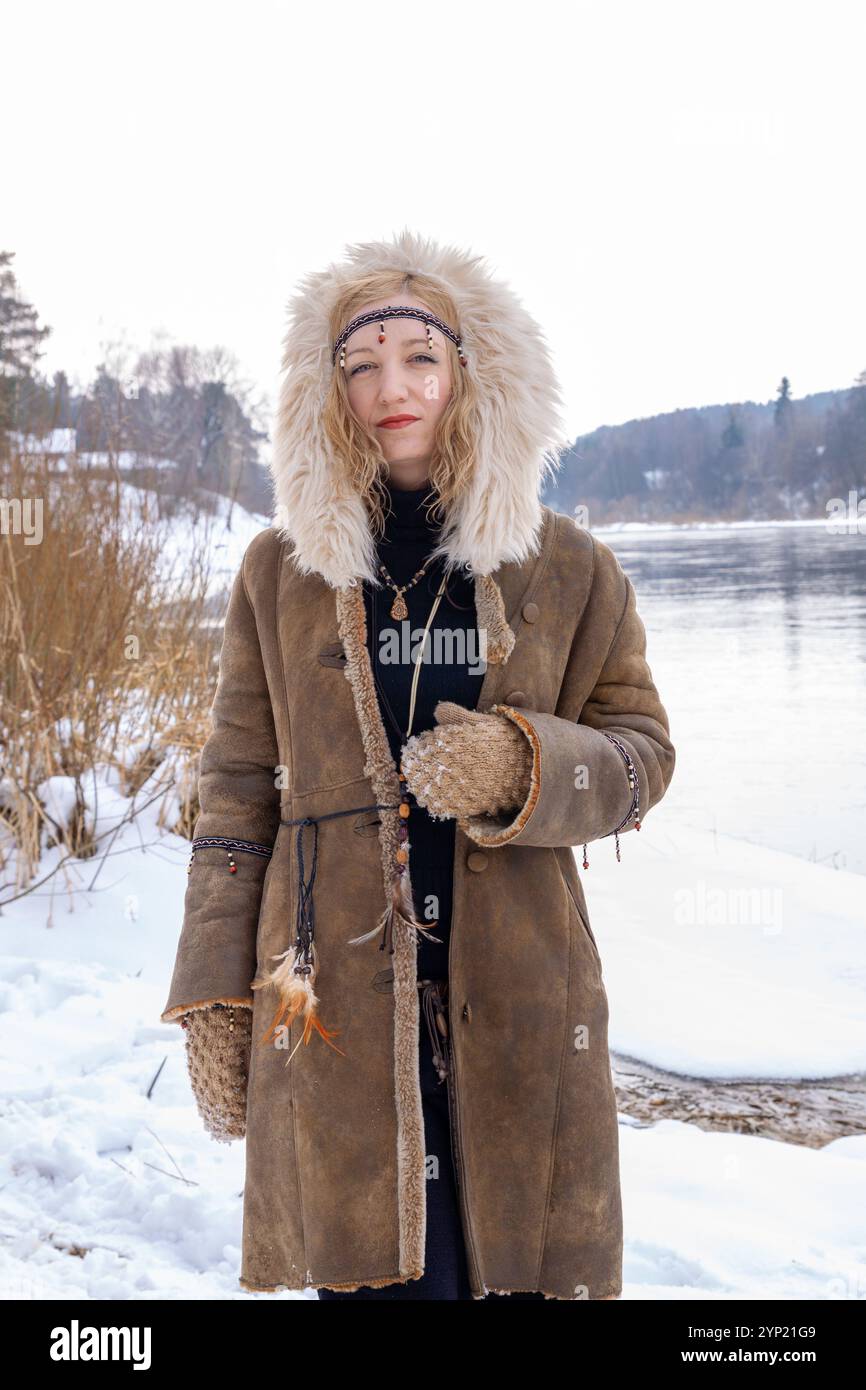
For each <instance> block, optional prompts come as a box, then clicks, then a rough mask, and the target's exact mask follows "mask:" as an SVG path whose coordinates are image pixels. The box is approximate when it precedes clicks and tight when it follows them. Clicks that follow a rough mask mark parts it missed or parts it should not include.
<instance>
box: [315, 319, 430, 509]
mask: <svg viewBox="0 0 866 1390" xmlns="http://www.w3.org/2000/svg"><path fill="white" fill-rule="evenodd" d="M388 302H389V301H388V300H374V301H371V302H370V303H369V304H365V305H364V306H363V307H362V308H360V309H358V310H357V313H359V314H363V313H367V312H368V311H369V310H374V309H384V308H385V306H386V304H387V303H388ZM399 302H400V303H401V304H407V305H409V306H410V307H412V308H418V309H427V308H428V306H427V305H426V304H424V303H423V302H422V301H421V300H419V299H401V300H400V301H399ZM353 317H354V315H353ZM384 324H385V341H384V343H380V342H379V332H380V325H379V324H378V323H367V324H365V325H364V327H363V328H359V329H358V330H357V331H356V332H355V333H353V334H352V336H351V338H349V340H348V342H347V343H346V366H345V368H344V371H345V374H346V390H347V393H348V398H349V408H350V410H351V411H352V414H353V415H354V416H355V418H356V419H357V420H358V422H359V423H360V424H362V425H363V426H364V427H365V428H366V429H367V430H369V432H370V434H371V435H373V437H374V438H375V439H378V441H379V444H380V445H381V448H382V452H383V454H384V455H385V458H386V460H387V462H388V467H389V474H390V476H391V478H392V479H393V480H394V482H395V483H397V484H398V485H401V486H403V487H406V488H417V487H421V486H423V484H424V482H425V481H426V479H427V476H428V474H429V470H430V463H431V460H432V456H433V438H434V432H435V429H436V424H437V422H438V420H439V418H440V416H441V415H442V412H443V411H444V410H445V407H446V406H447V404H448V400H449V397H450V395H451V369H450V365H449V361H448V353H447V352H446V350H445V343H446V340H445V339H444V338H443V336H442V334H441V333H440V332H439V330H438V329H437V328H433V327H431V329H430V336H431V338H432V341H433V347H432V349H430V348H428V346H427V330H426V328H425V326H424V324H423V323H422V322H421V321H420V319H396V318H395V319H385V320H384ZM338 370H339V366H338ZM395 416H396V417H400V416H411V417H412V418H411V420H409V421H404V422H403V423H401V424H394V425H388V424H385V423H383V422H384V421H387V420H389V419H392V418H393V417H395Z"/></svg>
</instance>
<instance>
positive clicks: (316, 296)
mask: <svg viewBox="0 0 866 1390" xmlns="http://www.w3.org/2000/svg"><path fill="white" fill-rule="evenodd" d="M347 251H348V256H347V259H346V260H344V261H341V262H336V263H334V264H332V265H330V266H328V268H327V269H326V270H323V271H314V272H312V273H310V274H308V275H307V276H305V277H304V279H303V280H302V281H301V287H300V290H299V292H298V293H297V294H296V295H295V296H294V297H293V298H292V299H291V300H290V301H289V305H288V324H287V329H286V334H285V339H284V344H283V373H284V375H283V379H282V383H281V387H280V394H279V402H278V408H277V415H276V423H275V426H274V439H273V455H272V461H271V474H272V483H273V491H274V502H275V513H274V518H273V525H274V526H275V527H276V528H277V529H278V530H279V531H280V534H281V535H282V536H283V538H284V539H286V540H288V541H290V542H292V544H293V547H294V548H293V550H292V551H291V554H292V557H293V560H294V563H295V564H296V566H297V567H298V568H299V569H300V570H301V571H302V572H303V573H305V574H309V573H316V574H320V575H321V576H322V578H323V579H324V580H325V581H326V582H327V583H328V584H329V585H331V586H332V587H333V588H342V587H344V586H346V585H349V586H354V585H355V584H356V583H357V582H358V581H359V580H362V579H368V580H370V581H371V582H378V581H377V576H376V559H375V553H376V552H375V540H374V537H373V533H372V530H371V527H370V525H369V522H368V517H367V511H366V508H365V506H364V503H363V501H362V499H361V497H360V496H358V495H349V496H346V495H343V496H340V495H339V494H340V482H339V480H340V477H341V475H340V472H339V470H338V468H337V465H336V460H335V458H334V454H333V448H332V446H331V444H330V442H329V440H328V438H327V436H326V434H325V431H324V429H323V428H322V424H321V415H322V406H323V403H324V401H325V397H326V394H327V391H328V385H329V382H330V378H331V373H332V371H334V370H337V371H339V370H340V369H339V366H332V363H331V348H332V343H331V339H330V334H329V328H328V324H329V312H330V308H331V305H332V303H333V301H334V298H335V297H336V295H337V293H338V292H339V290H340V288H341V287H342V285H343V284H344V283H345V280H346V279H347V278H349V277H352V276H354V275H356V274H358V273H359V272H360V273H368V272H370V271H374V270H379V269H384V268H394V267H396V268H398V269H400V270H406V271H416V272H423V273H424V274H425V275H428V276H430V277H432V278H434V279H436V280H438V281H439V282H440V283H441V284H442V285H443V286H444V287H445V288H447V289H448V291H449V292H450V293H451V295H452V296H453V298H454V302H455V304H456V306H457V311H458V316H459V318H458V323H457V324H454V325H452V327H454V328H456V329H457V330H458V332H459V333H460V334H461V336H462V340H463V347H464V350H465V352H466V354H467V357H468V359H469V360H468V365H467V366H466V367H465V368H464V369H463V370H465V371H467V372H468V373H470V375H471V376H472V377H473V379H474V381H475V383H476V385H477V388H478V397H479V406H478V409H477V420H476V422H475V427H476V431H477V434H476V437H477V440H478V450H477V457H476V464H475V468H474V470H473V474H472V476H471V478H470V479H469V481H468V483H467V485H466V488H465V490H464V493H463V495H462V496H460V497H458V498H457V499H456V500H455V501H454V502H453V503H452V505H451V507H450V508H449V509H448V513H447V515H446V517H445V520H444V523H443V528H442V541H441V544H440V546H439V547H438V549H437V552H436V553H438V554H442V555H444V556H446V560H447V563H448V564H449V566H450V565H454V566H456V565H465V566H468V567H471V570H472V571H473V572H474V573H475V575H476V576H479V577H480V576H487V575H491V574H492V573H493V571H495V570H496V569H497V568H498V567H499V566H500V565H501V564H503V563H505V562H507V561H516V562H517V563H522V562H523V561H524V560H526V559H528V558H529V557H530V556H531V555H533V554H535V553H536V552H537V548H538V545H537V542H538V533H539V530H540V527H541V521H542V511H541V502H540V492H541V487H542V483H543V481H544V478H545V475H546V474H547V473H548V472H550V473H552V472H553V471H554V469H555V468H556V467H557V466H558V464H559V454H560V451H561V450H562V449H563V448H565V447H566V446H567V443H568V440H567V438H566V435H565V431H564V427H563V423H562V417H561V405H562V402H561V397H560V391H559V385H558V382H557V380H556V377H555V374H554V371H553V367H552V365H551V361H550V356H549V352H548V349H547V345H546V342H545V340H544V336H543V334H542V332H541V329H540V328H539V326H538V324H537V323H536V322H535V320H534V319H533V318H532V317H531V316H530V314H529V313H528V312H527V311H526V309H524V307H523V305H522V304H521V302H520V300H519V299H518V298H517V296H516V295H515V294H514V292H513V291H512V290H511V289H510V288H509V287H508V286H507V285H506V284H504V283H503V282H502V281H500V280H497V279H494V278H493V276H492V275H491V274H490V272H489V271H488V270H487V269H486V268H485V266H484V263H483V260H482V257H481V256H478V255H473V254H471V253H468V252H465V251H461V250H459V249H458V248H456V247H453V246H439V245H437V244H436V243H435V242H434V241H432V240H430V239H429V238H423V237H420V236H418V235H416V234H415V233H413V232H410V231H409V230H408V229H404V230H403V231H402V232H401V233H400V234H398V235H397V236H395V238H394V239H393V240H392V241H372V242H362V243H358V244H355V245H353V246H349V247H347ZM343 491H345V486H344V485H343Z"/></svg>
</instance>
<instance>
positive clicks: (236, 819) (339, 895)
mask: <svg viewBox="0 0 866 1390" xmlns="http://www.w3.org/2000/svg"><path fill="white" fill-rule="evenodd" d="M542 512H543V521H542V526H541V530H540V546H539V549H538V553H537V554H534V555H532V556H531V557H530V558H528V559H526V560H524V561H522V562H521V563H516V562H505V563H503V564H502V565H500V566H499V567H498V569H497V570H496V571H495V576H494V579H495V583H494V584H493V586H492V588H491V586H490V584H489V582H488V583H487V584H486V586H485V583H484V582H483V580H482V578H481V577H480V576H478V577H476V606H477V610H478V619H479V626H481V625H482V624H483V625H484V626H485V627H486V628H487V630H488V637H489V639H490V640H489V645H488V658H487V659H488V665H487V669H486V672H485V674H484V677H483V684H482V688H481V693H480V696H479V700H478V706H477V708H478V709H479V710H494V711H498V712H501V713H503V714H504V715H506V716H507V717H509V718H511V719H513V720H515V722H517V723H518V725H519V726H520V727H521V728H522V729H523V731H524V732H525V734H526V736H527V738H529V739H530V741H531V744H532V747H533V752H534V759H533V772H532V785H531V788H530V792H529V795H528V797H527V800H526V803H525V805H524V806H523V807H522V808H521V809H520V811H519V812H518V813H517V814H516V815H515V816H514V817H513V818H511V819H509V818H507V817H506V818H501V819H500V820H499V821H494V820H493V819H491V818H487V817H479V818H476V819H475V820H473V821H472V822H471V823H469V824H468V825H461V827H460V828H458V831H457V839H456V853H455V863H454V899H453V904H454V905H453V920H452V939H451V946H450V960H449V978H450V1019H449V1021H450V1031H451V1038H452V1041H453V1056H454V1066H455V1073H454V1087H455V1089H454V1097H455V1104H454V1116H453V1119H454V1142H455V1151H456V1161H457V1170H458V1176H459V1181H460V1190H461V1201H462V1211H463V1223H464V1232H465V1238H466V1247H467V1254H468V1260H469V1273H470V1278H471V1283H472V1288H473V1294H474V1296H475V1297H477V1298H481V1297H483V1296H484V1294H485V1292H488V1291H506V1292H510V1291H515V1290H533V1291H542V1292H543V1293H545V1294H546V1295H548V1296H549V1297H551V1298H558V1299H575V1298H592V1299H597V1298H602V1297H609V1296H611V1295H616V1294H618V1293H619V1292H620V1290H621V1269H622V1211H621V1201H620V1179H619V1164H618V1135H617V1110H616V1102H615V1096H614V1089H613V1084H612V1079H611V1071H610V1061H609V1054H608V1045H607V1024H608V1001H607V996H606V993H605V987H604V982H603V977H602V966H601V960H600V958H599V952H598V948H597V946H596V942H595V939H594V937H593V935H592V931H591V928H590V924H589V918H588V914H587V908H586V901H585V898H584V893H583V887H582V884H581V880H580V878H579V876H578V872H577V868H576V865H575V858H574V852H573V847H575V846H580V845H582V844H583V843H584V842H587V843H588V842H590V841H594V840H597V839H599V838H601V837H605V836H609V835H612V832H613V831H614V830H615V829H616V828H617V827H618V826H620V824H621V823H622V822H623V820H624V819H625V818H626V817H627V816H628V813H629V809H630V806H631V804H632V795H631V790H630V786H629V782H628V778H627V773H626V764H625V762H624V760H623V758H622V756H621V754H620V752H619V751H618V749H617V747H616V745H615V744H614V743H613V742H612V740H611V739H609V738H608V737H605V735H604V734H603V733H602V732H601V731H602V730H606V731H609V732H610V733H612V734H614V735H616V737H617V738H618V739H619V740H620V741H621V743H622V745H623V746H624V748H625V749H626V750H627V751H628V753H629V754H630V756H631V759H632V760H633V764H634V768H635V770H636V772H637V774H638V781H639V807H640V816H641V818H643V817H645V816H646V814H647V812H648V811H649V810H650V809H651V808H652V807H653V806H654V805H655V804H656V803H657V802H658V801H659V800H660V799H661V798H662V796H663V795H664V793H665V791H666V790H667V787H668V784H669V782H670V780H671V776H672V774H673V769H674V750H673V747H672V745H671V741H670V738H669V725H668V720H667V716H666V714H665V710H664V708H663V706H662V703H661V700H660V698H659V695H658V692H657V690H656V687H655V685H654V683H653V680H652V677H651V673H650V669H649V666H648V665H647V661H646V655H645V631H644V627H643V623H642V621H641V619H640V617H639V615H638V613H637V611H636V607H635V594H634V590H633V588H632V585H631V583H630V581H629V580H628V579H627V577H626V576H625V574H624V572H623V570H622V569H621V567H620V565H619V563H618V561H617V559H616V557H615V555H614V553H613V552H612V550H610V548H609V547H608V546H606V545H605V544H604V543H603V542H602V541H600V540H598V539H597V538H595V537H594V536H593V535H592V534H591V533H590V532H589V531H587V530H585V529H582V528H580V527H578V526H577V525H576V524H575V523H574V522H573V521H572V520H571V519H570V518H568V517H566V516H564V515H562V514H560V513H556V512H554V511H552V510H551V509H550V508H548V507H543V508H542ZM485 578H486V579H487V580H488V581H489V579H490V576H489V575H488V576H485ZM491 593H492V594H493V601H492V603H491ZM497 594H498V595H501V606H500V607H498V608H497V606H496V604H497ZM506 621H507V625H508V626H507V627H504V626H503V625H504V623H505V622H506ZM509 629H510V630H509ZM512 634H513V637H512ZM509 648H510V650H509ZM422 679H423V674H422ZM213 723H214V730H213V733H212V734H211V736H210V738H209V740H208V742H207V744H206V746H205V748H204V750H203V752H202V757H201V773H200V783H199V791H200V800H201V816H200V818H199V821H198V823H197V825H196V830H195V833H196V836H197V837H208V836H214V837H221V838H222V837H233V838H236V839H238V840H239V841H245V842H247V848H244V847H240V848H239V849H236V850H235V852H234V859H235V862H236V865H237V872H236V873H235V874H230V873H229V871H228V868H227V855H226V850H225V848H224V847H223V846H221V845H220V844H217V845H214V846H212V847H204V848H200V849H198V850H197V852H196V854H195V860H194V863H193V865H192V868H191V872H190V875H189V879H188V884H187V890H186V901H185V914H184V922H183V930H182V933H181V937H180V943H179V947H178V952H177V960H176V964H175V970H174V976H173V979H172V982H171V987H170V991H169V996H168V1000H167V1003H166V1006H165V1010H164V1012H163V1014H162V1017H163V1019H165V1020H166V1021H169V1020H176V1019H178V1018H179V1017H180V1016H181V1015H182V1014H183V1012H184V1011H186V1010H188V1009H190V1008H196V1007H199V1008H200V1007H205V1006H207V1005H208V1004H210V1003H212V1002H214V1001H218V1000H221V1001H232V1000H234V1001H236V1002H238V1003H243V1004H247V1005H251V1006H252V1007H253V1010H254V1014H253V1048H252V1057H251V1068H250V1077H249V1090H248V1103H247V1136H246V1146H247V1147H246V1186H245V1189H244V1226H243V1264H242V1270H241V1277H240V1283H241V1285H242V1287H244V1288H247V1289H254V1290H269V1291H273V1290H276V1289H279V1288H284V1287H286V1288H290V1289H303V1288H306V1287H310V1286H312V1287H322V1286H327V1287H330V1288H342V1289H354V1288H357V1287H359V1286H361V1285H375V1286H378V1285H383V1284H389V1283H394V1282H398V1281H399V1282H405V1281H407V1280H410V1279H416V1278H418V1277H419V1276H420V1275H421V1274H422V1273H423V1267H424V1240H425V1213H426V1195H425V1186H426V1179H425V1153H424V1128H423V1116H422V1110H421V1095H420V1088H419V1081H418V1029H419V1000H418V991H417V988H416V952H417V939H416V938H415V935H414V933H412V932H409V931H406V932H401V933H398V934H397V936H396V939H395V942H394V953H393V955H391V956H390V957H389V955H388V954H387V953H385V952H381V951H380V950H379V942H378V939H377V938H374V939H373V940H370V941H367V942H366V943H363V944H361V945H357V944H356V945H350V944H348V942H349V938H351V937H354V936H358V935H360V934H361V933H363V932H365V931H369V930H370V929H371V928H372V927H374V926H375V923H376V921H377V919H378V918H379V917H380V915H381V913H382V910H383V907H384V905H385V896H386V893H387V884H388V881H389V880H388V876H387V874H388V868H389V866H390V865H391V864H392V863H393V857H394V848H395V845H396V843H397V838H396V837H397V834H398V813H397V811H396V810H395V809H383V810H379V811H369V810H364V809H363V808H365V807H369V806H374V805H376V804H380V805H383V804H384V805H385V806H390V807H394V806H395V805H396V803H397V800H398V796H397V791H398V782H397V770H396V768H395V766H394V763H393V760H392V758H391V756H390V752H389V749H388V744H387V738H386V734H385V729H384V726H383V724H382V720H381V716H380V713H379V707H378V701H377V697H376V693H375V688H374V685H373V679H372V673H371V668H370V661H369V656H368V653H367V649H366V646H365V616H364V606H363V596H362V591H361V589H360V587H358V586H351V585H348V586H341V587H338V588H336V589H335V588H334V587H331V586H330V585H329V584H328V583H326V582H325V580H324V579H323V578H322V576H321V575H320V574H317V573H315V572H313V573H307V574H303V573H300V572H299V571H298V569H297V568H296V567H295V566H294V565H293V564H292V563H291V562H290V559H289V554H288V546H287V543H286V541H285V540H284V539H283V538H282V537H281V536H280V535H279V534H278V532H277V531H276V530H275V529H273V528H271V529H269V530H267V531H264V532H262V533H261V534H260V535H259V536H257V537H256V538H255V539H254V540H253V542H252V543H251V545H250V546H249V547H248V549H247V552H246V555H245V558H244V562H243V566H242V570H241V572H240V573H239V574H238V576H237V579H236V582H235V584H234V588H233V592H232V595H231V601H230V606H229V610H228V615H227V619H226V627H225V636H224V643H223V650H222V655H221V661H220V676H219V683H218V688H217V693H216V697H215V702H214V706H213ZM349 808H362V809H358V810H357V811H355V812H353V814H351V815H346V816H342V817H336V818H334V819H330V820H323V821H322V822H321V823H320V824H319V825H318V864H317V874H316V878H315V886H314V901H315V922H316V949H317V954H318V974H317V977H316V990H317V993H318V995H319V998H320V1000H321V1016H322V1019H323V1022H324V1023H325V1025H326V1026H327V1027H328V1028H331V1029H336V1030H338V1032H337V1034H336V1041H337V1043H338V1044H339V1046H340V1047H341V1049H342V1050H343V1052H344V1053H345V1055H340V1053H338V1052H336V1051H335V1050H334V1049H333V1048H331V1047H329V1046H328V1045H327V1044H326V1043H325V1042H324V1041H323V1040H322V1039H321V1038H320V1037H318V1036H315V1035H314V1036H313V1038H312V1040H311V1042H310V1044H309V1045H308V1046H303V1045H302V1046H300V1047H299V1048H298V1049H297V1050H296V1051H295V1052H294V1054H293V1056H292V1060H291V1062H290V1064H289V1065H288V1066H287V1065H286V1058H287V1056H288V1050H286V1049H280V1048H276V1047H274V1046H265V1047H262V1046H259V1045H257V1040H258V1039H259V1038H261V1037H262V1036H263V1035H264V1034H265V1033H266V1031H267V1027H268V1025H269V1023H270V1021H271V1018H272V1016H273V1014H274V1012H275V999H274V997H273V992H272V987H270V986H269V987H267V988H266V989H257V990H256V991H252V990H251V987H250V986H251V983H252V981H253V980H254V979H255V978H256V976H257V975H259V974H261V973H263V972H264V970H265V968H266V967H272V962H273V958H274V957H275V956H277V955H278V954H280V953H281V952H284V951H286V950H287V949H288V948H289V946H290V945H291V942H292V940H293V934H294V925H295V918H296V912H297V899H298V887H299V866H298V862H297V841H296V836H297V830H298V828H297V827H296V826H288V825H285V824H283V823H282V822H285V821H288V820H293V819H298V818H301V817H304V816H311V817H319V816H326V815H328V814H329V813H331V812H335V811H340V810H346V809H349ZM633 827H634V817H633V816H632V818H631V819H630V820H629V822H628V825H627V827H626V828H625V829H624V830H622V831H621V832H620V834H621V835H625V834H627V833H628V832H630V830H631V829H632V828H633ZM310 845H311V838H310V828H309V827H308V828H307V831H306V834H305V845H304V848H305V854H306V855H307V856H309V854H310ZM255 846H260V847H262V850H261V852H256V849H255ZM599 852H601V847H598V848H597V850H596V853H599ZM604 852H605V853H610V854H613V853H614V841H613V838H611V839H610V840H608V841H607V843H606V844H605V846H604ZM409 867H410V872H411V851H410V865H409ZM308 869H309V863H306V864H305V867H304V873H305V875H306V874H307V872H308ZM628 871H629V870H628V850H627V845H625V846H624V848H623V868H622V872H623V873H627V872H628ZM298 1036H299V1028H298V1025H293V1028H292V1040H291V1047H294V1045H295V1042H296V1041H297V1039H298Z"/></svg>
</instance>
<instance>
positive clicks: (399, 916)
mask: <svg viewBox="0 0 866 1390" xmlns="http://www.w3.org/2000/svg"><path fill="white" fill-rule="evenodd" d="M402 868H403V866H402V865H401V866H400V867H399V868H398V871H397V872H396V873H395V874H394V877H393V878H392V880H391V901H390V902H389V904H388V906H387V907H386V908H385V911H384V912H383V913H382V915H381V917H380V918H379V920H378V922H377V923H376V925H375V927H373V929H372V931H368V932H364V934H363V936H353V937H351V938H350V940H349V945H350V946H358V945H360V944H361V942H363V941H372V939H373V937H374V936H378V934H379V932H381V933H382V940H381V942H380V943H379V950H380V951H385V950H387V951H388V953H389V955H393V954H394V928H395V927H396V926H400V927H405V928H407V929H408V930H410V931H415V932H417V933H418V934H419V936H424V937H426V938H427V940H428V941H438V942H439V944H440V945H441V944H442V938H441V937H439V936H434V935H433V933H432V931H430V930H429V928H427V927H425V926H422V924H421V923H420V922H419V921H418V919H417V917H416V916H415V909H414V905H413V903H412V901H411V897H410V893H409V887H408V883H407V879H406V874H405V873H403V872H401V870H402ZM436 925H437V923H436V922H434V923H433V926H434V927H435V926H436Z"/></svg>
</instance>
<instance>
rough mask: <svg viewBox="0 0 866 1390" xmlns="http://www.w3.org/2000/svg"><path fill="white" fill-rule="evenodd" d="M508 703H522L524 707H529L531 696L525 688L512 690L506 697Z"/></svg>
mask: <svg viewBox="0 0 866 1390" xmlns="http://www.w3.org/2000/svg"><path fill="white" fill-rule="evenodd" d="M505 703H506V705H522V706H523V708H524V709H528V708H529V697H528V696H527V694H526V691H525V690H512V692H511V694H510V695H506V697H505Z"/></svg>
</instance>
